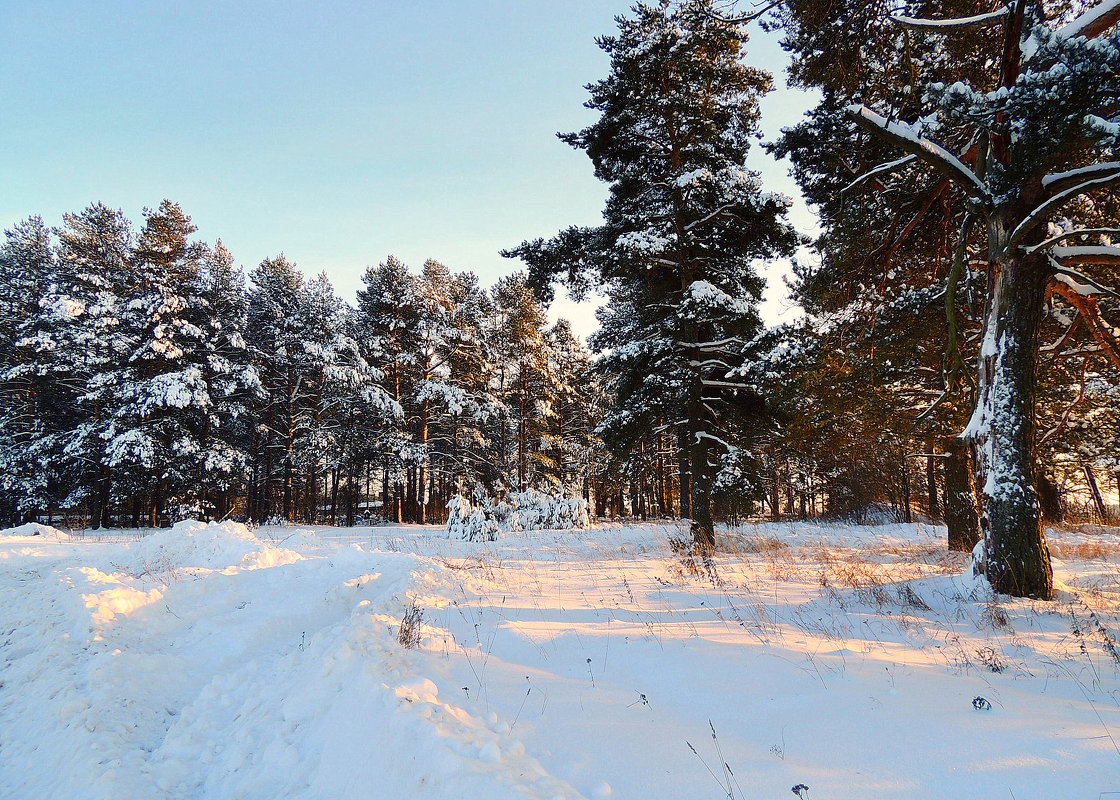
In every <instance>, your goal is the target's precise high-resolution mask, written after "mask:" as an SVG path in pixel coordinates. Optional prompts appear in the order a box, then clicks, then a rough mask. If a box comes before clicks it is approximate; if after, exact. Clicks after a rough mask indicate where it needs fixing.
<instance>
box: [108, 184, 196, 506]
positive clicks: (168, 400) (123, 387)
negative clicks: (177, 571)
mask: <svg viewBox="0 0 1120 800" xmlns="http://www.w3.org/2000/svg"><path fill="white" fill-rule="evenodd" d="M145 216H146V222H145V225H144V229H143V230H142V231H141V233H140V236H139V237H138V240H137V243H136V248H135V252H134V253H133V255H132V280H133V281H134V284H133V287H130V289H131V290H130V292H129V295H128V296H127V297H125V298H122V299H123V300H125V301H126V302H124V308H123V311H122V313H121V330H122V332H123V334H124V336H126V337H127V339H128V341H129V344H130V347H131V352H130V353H129V355H128V357H127V358H126V359H124V360H123V361H122V362H121V363H119V364H118V365H117V369H115V370H111V371H106V372H104V373H102V375H101V377H100V379H99V381H98V388H97V392H96V395H95V396H96V397H97V398H98V399H99V402H101V404H102V406H103V407H104V408H105V409H106V410H108V411H109V413H110V416H111V421H110V424H109V426H108V429H107V430H106V433H105V438H106V445H105V456H104V458H105V461H106V464H107V465H108V466H109V467H110V468H111V469H112V470H113V471H114V472H115V473H116V474H117V475H118V476H119V477H118V480H117V481H116V486H115V495H116V499H117V500H119V501H121V502H127V501H128V500H129V499H131V500H132V507H133V518H134V522H138V521H139V518H140V516H141V513H140V507H141V506H140V504H141V502H142V500H143V499H145V498H146V501H147V508H146V509H145V512H146V513H145V514H144V515H143V516H145V517H147V518H148V519H149V521H150V524H151V525H153V526H157V525H159V524H160V520H161V518H162V515H163V513H164V511H165V509H166V508H167V505H168V503H169V502H170V501H172V500H174V501H177V502H180V503H182V504H183V505H185V506H186V507H188V508H189V507H192V506H193V505H194V503H193V500H194V496H195V494H196V492H197V487H198V480H199V473H198V470H197V464H198V462H199V461H200V460H201V459H202V458H203V457H204V448H205V444H204V439H205V437H206V426H207V422H208V417H209V414H210V413H211V406H212V402H211V399H210V393H209V386H208V385H207V382H206V373H207V371H208V367H209V365H208V363H207V352H206V342H205V332H204V326H206V324H207V319H208V317H209V315H210V310H209V308H207V307H206V305H205V304H204V303H203V301H202V299H201V298H200V297H199V296H198V291H199V289H200V288H201V271H202V268H203V262H204V259H205V257H206V254H207V248H206V246H205V245H203V244H200V243H195V242H191V241H190V235H191V234H192V233H194V232H195V230H196V228H195V227H194V225H193V224H192V223H191V221H190V217H188V216H187V215H186V214H185V213H183V210H182V209H181V208H180V207H179V206H178V205H176V204H175V203H172V202H171V201H169V200H164V201H163V202H162V203H161V204H160V207H159V209H158V210H156V211H147V212H146V214H145ZM195 513H198V512H197V510H196V511H195Z"/></svg>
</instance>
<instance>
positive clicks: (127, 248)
mask: <svg viewBox="0 0 1120 800" xmlns="http://www.w3.org/2000/svg"><path fill="white" fill-rule="evenodd" d="M64 222H65V225H64V227H63V228H62V229H61V230H60V231H59V232H58V253H57V261H58V278H57V280H56V281H55V283H54V285H53V286H52V288H51V291H50V293H49V294H48V295H47V296H46V297H45V298H43V300H42V301H40V308H41V317H42V319H41V321H40V327H39V330H37V331H36V332H35V334H34V336H33V337H32V338H31V341H32V342H33V344H32V345H31V346H33V347H42V346H47V342H50V345H49V347H50V348H51V353H52V354H53V374H54V377H55V379H56V382H55V386H56V387H57V388H58V389H59V392H58V394H57V395H56V396H57V398H58V402H59V405H60V406H61V408H62V409H63V413H64V415H65V416H64V417H63V419H62V420H60V423H59V424H60V428H61V430H60V433H59V435H58V437H57V442H58V446H57V447H55V446H53V445H52V447H51V449H52V450H54V449H57V451H58V452H59V453H60V456H61V457H60V470H61V473H62V477H61V483H62V485H63V486H65V487H66V489H67V493H66V495H65V496H64V497H63V499H62V506H63V507H64V508H74V507H77V506H79V505H81V504H83V503H88V504H89V508H90V522H91V523H92V525H93V526H94V527H109V526H110V525H111V524H112V505H111V501H112V490H113V469H112V467H111V465H110V464H109V462H108V459H107V458H106V454H105V443H106V441H107V440H108V438H109V436H110V426H111V424H112V412H113V409H112V406H111V402H110V401H111V397H110V396H109V392H108V390H107V389H108V386H109V385H111V382H112V376H113V375H114V374H116V373H117V371H118V370H120V369H121V367H122V365H123V364H124V363H125V362H126V361H127V359H128V358H129V357H130V356H131V355H132V353H133V352H134V350H135V345H136V342H135V339H134V338H133V335H132V332H131V331H129V330H128V329H127V328H126V327H125V326H124V325H123V324H122V318H123V316H124V314H125V311H126V306H127V303H128V300H129V299H130V298H131V296H132V293H133V291H134V288H135V285H136V281H135V277H134V275H133V271H132V245H133V236H132V228H131V225H130V224H129V221H128V220H127V219H126V218H125V217H124V215H123V214H122V213H121V212H120V211H113V210H111V209H109V208H107V207H106V206H104V205H102V204H100V203H95V204H93V205H91V206H89V207H88V208H86V209H85V210H84V211H82V212H81V213H78V214H67V215H65V216H64Z"/></svg>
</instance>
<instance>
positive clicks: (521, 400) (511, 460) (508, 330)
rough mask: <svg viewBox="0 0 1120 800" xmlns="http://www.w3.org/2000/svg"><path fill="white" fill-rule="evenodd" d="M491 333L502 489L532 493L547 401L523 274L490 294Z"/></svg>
mask: <svg viewBox="0 0 1120 800" xmlns="http://www.w3.org/2000/svg"><path fill="white" fill-rule="evenodd" d="M492 294H493V298H494V317H493V321H492V325H493V327H492V329H491V331H492V332H491V336H492V339H491V341H492V342H493V346H494V350H495V354H496V356H497V365H498V368H497V371H496V373H495V376H494V381H493V385H494V395H495V396H496V397H497V398H498V400H499V401H500V402H501V403H502V404H503V405H504V406H505V413H504V415H503V416H504V417H505V421H506V424H505V430H504V431H503V432H502V435H501V436H500V438H498V441H499V442H500V443H501V464H502V465H503V468H504V471H505V480H506V482H507V484H508V485H511V486H514V487H516V489H517V491H525V490H526V489H529V488H531V487H535V486H536V485H537V484H538V483H539V482H540V480H539V479H540V477H541V453H542V451H543V449H544V446H543V436H544V434H545V430H546V427H547V414H548V406H549V402H550V399H551V398H549V397H548V383H547V376H546V369H547V360H548V355H547V341H546V339H545V331H546V327H545V326H546V317H545V310H544V307H543V306H542V305H541V303H540V301H539V300H538V299H537V297H536V295H535V294H534V293H533V290H532V288H530V286H529V283H528V281H527V280H526V276H525V274H524V273H521V272H515V273H514V274H512V275H507V276H505V277H504V278H501V279H500V280H499V281H498V282H497V283H496V284H495V285H494V288H493V291H492Z"/></svg>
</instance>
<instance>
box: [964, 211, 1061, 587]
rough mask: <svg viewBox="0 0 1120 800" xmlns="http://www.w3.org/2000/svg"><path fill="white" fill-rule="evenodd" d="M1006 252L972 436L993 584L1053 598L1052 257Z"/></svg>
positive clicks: (996, 237)
mask: <svg viewBox="0 0 1120 800" xmlns="http://www.w3.org/2000/svg"><path fill="white" fill-rule="evenodd" d="M1003 230H1004V228H1003V226H1001V225H1000V221H999V219H998V218H997V219H994V220H993V221H992V223H991V224H990V225H989V236H990V237H991V239H990V240H991V241H992V242H993V245H994V247H993V249H995V247H996V246H998V244H999V242H1000V240H1001V239H1003V238H1004V237H1003V236H1002V235H1001V234H1002V233H1003ZM1000 250H1002V251H1003V252H1001V253H1000V255H999V256H998V258H997V259H996V260H995V261H994V263H993V269H994V270H995V271H996V273H997V274H995V275H994V277H993V278H992V288H991V293H990V298H991V299H990V305H989V309H988V318H987V322H986V324H985V330H984V338H983V344H982V348H981V353H980V370H979V392H978V397H977V404H976V409H975V411H974V412H973V416H972V420H971V421H970V422H969V425H968V429H967V430H966V431H965V434H964V438H965V439H966V440H967V441H969V442H970V443H971V445H972V447H973V451H974V458H975V470H976V476H977V484H978V485H979V486H980V487H982V488H981V494H982V497H983V500H984V502H983V515H982V517H981V521H980V525H981V529H982V531H983V537H984V560H983V569H984V573H985V575H986V576H987V578H988V581H989V582H990V583H991V584H992V587H993V588H994V589H995V590H996V591H997V592H1001V593H1003V594H1010V595H1015V596H1019V597H1037V598H1039V599H1043V600H1049V599H1051V597H1052V596H1053V593H1054V587H1053V572H1052V570H1051V567H1050V551H1049V549H1048V548H1047V546H1046V537H1045V534H1044V532H1043V527H1042V512H1041V506H1040V503H1039V499H1038V493H1037V492H1036V491H1035V488H1034V482H1033V474H1034V396H1035V361H1036V358H1035V356H1036V354H1037V352H1038V334H1039V327H1040V325H1041V322H1042V314H1043V302H1044V299H1045V288H1046V283H1047V280H1048V277H1049V276H1048V273H1047V270H1046V269H1045V262H1044V256H1041V255H1028V254H1024V253H1023V252H1022V251H1020V250H1019V249H1017V248H1009V249H1007V250H1004V249H1003V248H999V250H997V251H996V252H1000Z"/></svg>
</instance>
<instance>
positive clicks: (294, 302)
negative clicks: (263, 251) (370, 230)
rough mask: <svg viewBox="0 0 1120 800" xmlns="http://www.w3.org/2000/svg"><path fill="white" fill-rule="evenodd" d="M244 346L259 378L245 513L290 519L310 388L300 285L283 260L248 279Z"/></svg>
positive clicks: (279, 258)
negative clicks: (298, 447) (305, 367)
mask: <svg viewBox="0 0 1120 800" xmlns="http://www.w3.org/2000/svg"><path fill="white" fill-rule="evenodd" d="M249 278H250V280H251V281H252V284H253V288H252V290H251V292H250V295H249V297H250V300H249V315H248V325H247V328H246V333H247V334H248V336H247V341H248V344H249V346H250V348H252V352H253V358H254V361H255V362H256V364H257V369H258V371H259V373H260V378H261V385H262V388H263V397H262V399H261V400H260V401H259V402H258V403H257V405H256V408H255V412H256V417H257V422H256V427H255V436H254V441H253V466H252V487H251V491H250V498H249V501H250V502H249V514H250V516H251V517H252V518H254V519H269V518H272V517H277V516H281V517H283V518H284V519H286V520H291V519H293V513H294V506H293V500H294V496H293V490H294V488H295V486H294V484H295V480H296V457H297V454H296V442H297V441H298V439H299V437H300V436H301V435H302V434H303V433H304V431H303V429H302V425H303V424H304V423H305V422H306V418H305V417H304V416H303V414H302V411H303V405H304V402H305V400H306V393H307V391H308V387H307V385H306V377H307V376H306V375H305V374H304V373H303V371H302V370H301V367H302V366H303V360H304V350H303V345H304V333H305V331H304V329H303V325H302V320H303V318H304V280H303V275H302V274H300V272H299V270H297V269H296V267H295V265H294V264H292V263H291V262H290V261H288V260H287V259H286V258H285V257H284V256H283V255H280V256H277V257H276V258H268V259H265V260H264V261H262V262H261V264H260V266H258V267H257V268H256V269H255V270H253V272H252V273H250V275H249Z"/></svg>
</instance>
